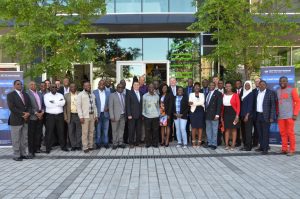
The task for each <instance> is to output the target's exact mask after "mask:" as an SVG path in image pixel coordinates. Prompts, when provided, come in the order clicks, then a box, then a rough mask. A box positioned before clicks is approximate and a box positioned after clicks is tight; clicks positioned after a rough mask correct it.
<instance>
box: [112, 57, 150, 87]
mask: <svg viewBox="0 0 300 199" xmlns="http://www.w3.org/2000/svg"><path fill="white" fill-rule="evenodd" d="M141 76H145V77H146V65H145V63H143V62H139V61H117V82H120V81H121V80H122V79H124V80H125V81H126V88H127V89H131V86H132V83H133V78H134V77H136V78H139V77H141Z"/></svg>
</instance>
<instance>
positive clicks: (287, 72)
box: [260, 66, 296, 145]
mask: <svg viewBox="0 0 300 199" xmlns="http://www.w3.org/2000/svg"><path fill="white" fill-rule="evenodd" d="M260 74H261V79H262V80H265V81H266V82H267V84H268V88H269V89H270V90H273V91H274V92H275V95H276V91H277V89H279V88H280V86H279V78H280V77H282V76H286V77H287V78H288V81H289V86H291V87H294V86H295V82H296V81H295V67H294V66H266V67H261V68H260ZM269 143H270V144H278V145H281V137H280V133H279V128H278V124H277V123H274V124H271V128H270V134H269Z"/></svg>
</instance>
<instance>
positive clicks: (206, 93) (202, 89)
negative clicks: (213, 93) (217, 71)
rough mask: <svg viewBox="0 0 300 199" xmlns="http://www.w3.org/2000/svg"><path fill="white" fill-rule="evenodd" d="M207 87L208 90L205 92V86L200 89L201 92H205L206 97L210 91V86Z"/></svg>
mask: <svg viewBox="0 0 300 199" xmlns="http://www.w3.org/2000/svg"><path fill="white" fill-rule="evenodd" d="M206 89H207V90H206V92H204V91H205V90H204V88H201V89H200V93H203V94H204V96H205V99H206V97H207V95H208V93H209V88H208V87H207V88H206Z"/></svg>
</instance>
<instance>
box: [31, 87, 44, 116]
mask: <svg viewBox="0 0 300 199" xmlns="http://www.w3.org/2000/svg"><path fill="white" fill-rule="evenodd" d="M27 94H28V97H29V99H30V103H31V109H30V120H37V119H38V118H37V116H36V115H35V113H37V112H39V111H44V110H45V105H44V102H43V101H44V100H43V96H42V94H41V93H40V92H37V94H38V96H39V97H40V104H41V110H39V106H38V104H37V101H36V100H35V97H34V94H33V93H32V92H31V91H30V90H28V91H27Z"/></svg>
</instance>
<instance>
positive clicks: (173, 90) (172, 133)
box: [169, 77, 178, 142]
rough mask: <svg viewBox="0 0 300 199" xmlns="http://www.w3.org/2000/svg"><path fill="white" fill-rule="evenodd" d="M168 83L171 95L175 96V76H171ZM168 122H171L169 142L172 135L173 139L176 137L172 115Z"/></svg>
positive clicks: (176, 87) (176, 88)
mask: <svg viewBox="0 0 300 199" xmlns="http://www.w3.org/2000/svg"><path fill="white" fill-rule="evenodd" d="M169 83H170V90H171V94H172V95H173V96H172V97H176V95H177V90H178V86H177V81H176V78H175V77H171V78H170V81H169ZM170 123H171V126H170V142H171V141H172V137H173V136H174V140H177V137H176V128H175V126H174V125H173V124H174V118H173V115H172V116H171V117H170Z"/></svg>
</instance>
